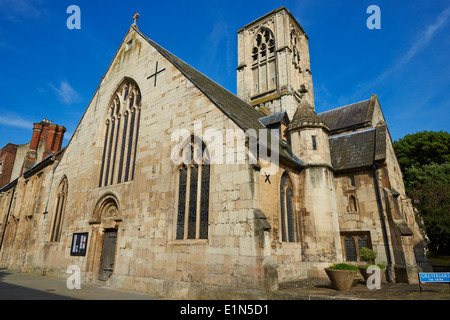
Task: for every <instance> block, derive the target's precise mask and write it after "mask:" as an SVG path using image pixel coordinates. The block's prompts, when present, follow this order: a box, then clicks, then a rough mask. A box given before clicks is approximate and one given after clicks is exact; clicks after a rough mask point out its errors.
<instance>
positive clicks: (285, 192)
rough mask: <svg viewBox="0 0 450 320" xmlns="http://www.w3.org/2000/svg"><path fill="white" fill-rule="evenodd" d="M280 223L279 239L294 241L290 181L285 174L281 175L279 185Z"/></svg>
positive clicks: (293, 217) (294, 232)
mask: <svg viewBox="0 0 450 320" xmlns="http://www.w3.org/2000/svg"><path fill="white" fill-rule="evenodd" d="M280 209H281V214H280V220H281V221H280V222H281V223H280V225H281V241H283V242H295V241H296V231H295V216H294V207H293V194H292V183H291V182H290V180H289V178H288V177H287V175H286V174H285V175H283V176H282V177H281V185H280Z"/></svg>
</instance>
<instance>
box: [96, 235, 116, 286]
mask: <svg viewBox="0 0 450 320" xmlns="http://www.w3.org/2000/svg"><path fill="white" fill-rule="evenodd" d="M116 242H117V230H107V231H105V236H104V238H103V248H102V256H101V261H100V270H99V274H98V280H102V281H106V280H108V279H109V277H111V274H112V273H113V269H114V256H115V252H116Z"/></svg>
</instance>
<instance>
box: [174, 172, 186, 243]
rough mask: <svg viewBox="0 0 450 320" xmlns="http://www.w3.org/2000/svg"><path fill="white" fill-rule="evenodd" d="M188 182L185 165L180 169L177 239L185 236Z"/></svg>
mask: <svg viewBox="0 0 450 320" xmlns="http://www.w3.org/2000/svg"><path fill="white" fill-rule="evenodd" d="M186 183H187V168H186V166H185V165H183V166H182V167H181V169H180V182H179V185H178V217H177V235H176V238H177V239H183V238H184V212H185V210H186Z"/></svg>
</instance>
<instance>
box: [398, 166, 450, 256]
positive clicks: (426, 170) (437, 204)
mask: <svg viewBox="0 0 450 320" xmlns="http://www.w3.org/2000/svg"><path fill="white" fill-rule="evenodd" d="M406 176H408V179H409V183H410V185H409V190H410V191H409V196H410V197H411V198H413V199H415V201H414V202H415V207H416V209H417V211H418V215H419V217H418V219H417V221H418V222H419V225H420V226H421V227H422V229H423V230H425V232H426V234H427V235H428V237H429V239H430V241H431V246H430V248H429V249H430V250H431V251H432V252H434V253H438V254H448V253H449V251H450V246H449V243H450V162H448V163H443V164H441V165H438V164H435V163H433V164H430V165H424V166H422V167H420V168H416V167H412V168H410V169H408V170H406Z"/></svg>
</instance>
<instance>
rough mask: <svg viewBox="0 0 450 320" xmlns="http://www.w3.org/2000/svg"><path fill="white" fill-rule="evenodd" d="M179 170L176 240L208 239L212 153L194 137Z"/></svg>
mask: <svg viewBox="0 0 450 320" xmlns="http://www.w3.org/2000/svg"><path fill="white" fill-rule="evenodd" d="M182 158H183V164H182V165H181V166H180V169H179V184H178V210H177V227H176V239H207V238H208V219H209V180H210V166H209V153H208V149H207V148H206V145H205V144H204V143H203V142H202V140H201V139H198V138H196V137H194V136H193V137H191V138H190V140H189V141H188V142H187V143H186V144H185V146H184V147H183V150H182Z"/></svg>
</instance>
